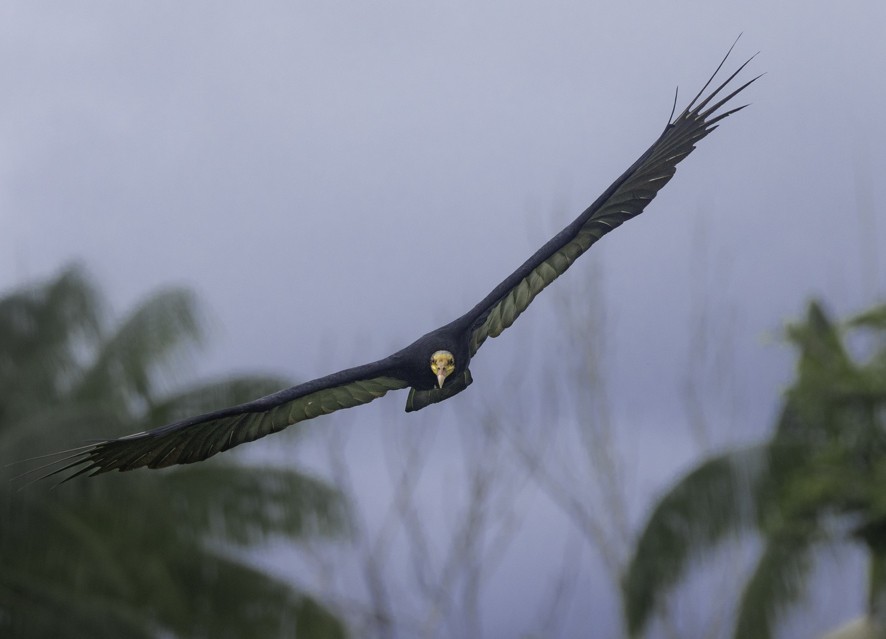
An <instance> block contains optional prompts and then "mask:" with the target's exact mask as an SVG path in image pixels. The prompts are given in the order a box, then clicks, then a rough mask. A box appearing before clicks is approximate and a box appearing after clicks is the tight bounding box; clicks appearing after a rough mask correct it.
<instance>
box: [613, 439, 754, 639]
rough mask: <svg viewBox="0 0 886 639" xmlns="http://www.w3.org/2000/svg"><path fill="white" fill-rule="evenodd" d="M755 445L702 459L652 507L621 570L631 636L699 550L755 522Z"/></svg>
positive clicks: (710, 546) (626, 614)
mask: <svg viewBox="0 0 886 639" xmlns="http://www.w3.org/2000/svg"><path fill="white" fill-rule="evenodd" d="M766 455H767V449H766V447H765V446H757V447H753V448H749V449H746V450H742V451H737V452H730V453H726V454H723V455H720V456H717V457H714V458H712V459H710V460H708V461H706V462H704V463H703V464H702V465H701V466H699V467H698V468H697V469H695V470H694V471H692V472H691V473H690V474H689V475H687V476H686V477H685V478H684V479H683V480H682V481H680V482H678V483H677V485H676V486H675V487H674V488H673V489H671V490H670V491H669V492H668V493H667V494H666V495H665V496H664V497H663V498H662V499H661V500H660V501H659V502H658V505H657V506H656V508H655V510H654V511H653V512H652V515H651V517H650V518H649V521H648V522H647V524H646V526H645V527H644V529H643V532H642V534H641V536H640V539H639V540H638V542H637V545H636V547H635V551H634V555H633V557H632V558H631V560H630V563H629V564H628V569H627V572H626V575H625V579H624V583H623V589H624V605H625V617H626V620H627V624H628V632H629V633H630V636H632V637H636V636H639V635H640V634H641V633H642V632H643V630H644V628H645V626H646V624H647V623H648V622H649V620H650V619H651V616H652V614H653V613H654V611H655V609H656V608H657V607H658V605H659V604H660V602H661V598H662V597H663V595H664V594H665V593H666V592H667V591H668V590H670V589H671V588H673V587H674V586H675V585H676V584H677V583H678V582H679V580H680V579H681V578H682V576H683V575H684V573H685V571H686V568H687V566H688V563H689V561H690V560H691V559H694V558H695V557H696V556H697V555H698V554H699V552H700V551H703V549H705V548H707V549H710V548H712V547H713V546H715V545H716V544H717V543H719V542H720V541H722V540H723V539H724V538H726V537H727V536H729V535H732V534H735V533H737V532H739V531H740V530H741V529H743V528H746V527H752V526H754V525H755V524H756V521H757V517H758V516H759V513H758V508H759V505H758V504H757V501H756V499H757V498H756V494H755V493H756V491H755V486H756V485H757V483H758V482H759V481H760V479H761V475H762V473H764V472H765V469H766V461H767V459H766Z"/></svg>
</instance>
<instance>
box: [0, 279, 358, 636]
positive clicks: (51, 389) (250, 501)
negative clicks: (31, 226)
mask: <svg viewBox="0 0 886 639" xmlns="http://www.w3.org/2000/svg"><path fill="white" fill-rule="evenodd" d="M194 304H195V303H194V298H193V296H192V295H190V294H188V293H185V292H182V291H167V292H163V293H161V294H158V295H155V296H153V297H151V298H150V299H148V300H147V301H145V302H144V303H142V304H141V305H139V307H138V308H137V309H136V310H135V311H134V312H133V313H131V314H130V315H129V316H128V318H126V319H125V320H124V321H123V322H122V323H120V324H119V326H117V327H116V328H111V329H109V328H108V327H107V326H106V324H105V322H104V313H103V312H102V305H101V300H100V297H99V295H98V293H97V291H96V290H95V289H94V288H93V287H92V286H91V284H90V283H89V281H88V279H87V278H86V277H85V275H84V274H83V273H82V272H81V271H79V270H77V269H71V270H69V271H67V272H65V273H63V274H62V275H61V276H60V277H58V278H57V279H55V280H54V281H51V282H49V283H47V284H45V285H42V286H37V287H33V288H29V289H26V290H23V291H20V292H16V293H13V294H11V295H8V296H7V297H5V298H3V299H0V388H3V389H4V392H3V393H2V395H0V450H2V452H3V457H4V460H5V461H4V464H3V468H2V469H0V479H2V480H3V484H5V488H4V489H3V490H2V491H0V565H2V570H0V636H4V637H6V636H14V637H44V636H63V637H75V638H76V637H90V638H101V637H115V638H116V637H145V638H150V637H158V636H161V635H162V636H176V637H213V638H214V637H232V638H233V637H244V636H254V637H277V636H292V635H293V634H295V633H296V632H297V633H298V636H299V637H335V638H338V637H343V636H345V632H344V628H343V626H342V624H341V622H339V621H338V620H337V619H336V618H335V617H334V616H333V615H332V614H331V613H330V612H328V611H327V610H326V609H325V608H323V607H322V605H320V604H319V603H317V602H316V601H314V600H313V599H311V598H310V597H308V596H306V595H305V594H303V593H300V592H298V591H296V590H294V589H293V588H292V587H291V586H290V585H288V584H286V583H284V582H281V581H279V580H277V579H275V578H273V577H270V576H269V575H267V574H265V573H263V572H261V571H259V570H257V569H255V568H253V567H251V566H249V565H248V564H245V563H244V562H242V561H240V560H239V559H238V558H237V557H238V556H239V555H241V554H242V549H244V548H247V547H249V546H250V545H254V544H258V543H262V542H264V541H266V540H268V539H269V538H270V537H272V536H274V537H276V536H281V537H287V538H293V539H298V538H301V537H303V536H306V535H315V534H324V535H325V534H337V533H338V532H340V531H341V530H342V528H343V524H344V522H345V515H344V511H343V507H342V501H341V499H340V497H339V495H338V494H337V493H336V492H335V491H334V490H333V489H331V488H330V487H328V486H326V485H325V484H323V483H322V482H320V481H318V480H316V479H312V478H310V477H307V476H305V475H303V474H300V473H298V472H296V471H294V470H292V469H289V468H254V467H249V466H246V465H243V464H238V463H236V457H235V456H232V455H228V456H226V457H225V458H224V459H222V460H221V461H218V462H217V461H215V460H210V461H208V462H205V463H203V464H198V465H195V466H185V467H178V468H175V469H171V470H169V471H166V472H151V473H147V472H146V473H132V474H128V473H127V474H118V473H114V474H112V475H109V476H106V477H100V478H95V479H89V480H86V479H81V480H77V481H73V482H71V483H67V484H64V485H63V486H62V487H59V488H57V489H55V490H52V489H51V488H50V486H51V485H50V484H48V483H43V484H39V483H38V484H36V485H32V486H28V487H26V488H25V489H23V490H20V491H16V490H15V487H16V485H17V484H16V483H15V482H10V481H9V480H10V479H11V477H12V475H14V474H15V473H17V472H20V470H21V466H20V465H16V464H14V465H12V466H6V462H9V461H13V460H16V459H23V458H27V457H32V456H33V455H34V454H35V453H37V452H40V451H46V450H53V449H58V448H62V447H64V446H70V445H71V444H72V443H74V444H76V443H78V442H80V441H83V440H85V439H88V438H94V437H96V436H100V437H113V436H119V435H123V434H126V433H128V432H133V431H137V430H142V429H144V428H145V427H148V426H151V425H156V424H158V423H164V422H165V421H167V420H169V419H175V418H178V417H181V416H183V415H185V414H188V413H190V412H192V411H194V412H199V411H203V410H209V409H212V408H218V407H220V406H222V405H229V404H232V403H239V402H242V401H245V400H246V399H251V398H253V397H255V396H256V395H260V394H264V393H267V392H271V391H273V390H277V389H278V388H280V387H281V386H284V385H285V381H284V380H281V379H276V378H272V377H248V378H233V379H229V380H223V381H221V382H218V383H214V384H203V385H200V386H198V387H194V388H191V389H185V390H183V391H179V392H177V393H175V394H165V395H163V394H161V393H162V389H163V388H162V387H163V373H164V371H169V370H170V369H171V368H177V367H179V366H180V365H181V363H182V352H183V348H184V347H186V346H188V345H189V344H191V343H193V342H194V341H195V340H196V339H197V338H198V337H199V326H198V322H197V320H196V313H195V306H194ZM18 483H19V484H20V483H21V482H18Z"/></svg>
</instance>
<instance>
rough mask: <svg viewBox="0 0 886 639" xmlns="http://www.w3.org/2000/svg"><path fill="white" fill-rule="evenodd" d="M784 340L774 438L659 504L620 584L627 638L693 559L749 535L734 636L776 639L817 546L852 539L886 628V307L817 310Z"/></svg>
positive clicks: (715, 464)
mask: <svg viewBox="0 0 886 639" xmlns="http://www.w3.org/2000/svg"><path fill="white" fill-rule="evenodd" d="M788 337H789V339H790V340H791V341H792V342H793V343H794V345H795V346H796V347H797V349H798V350H799V358H798V364H797V378H796V380H795V382H794V384H793V385H792V387H791V388H790V389H789V390H788V392H787V394H786V398H785V403H784V407H783V409H782V412H781V414H780V418H779V420H778V423H777V424H776V428H775V432H774V434H773V436H772V438H771V439H770V440H769V441H768V442H766V443H764V444H760V445H758V446H755V447H751V448H748V449H744V450H739V451H733V452H727V453H725V454H721V455H717V456H715V457H711V458H709V459H707V460H706V461H704V462H702V463H701V464H700V465H699V466H698V467H696V468H695V469H694V470H693V471H691V472H690V473H689V474H688V475H687V476H686V477H685V478H683V479H682V480H681V481H679V482H678V483H677V484H676V485H675V486H674V487H673V488H672V489H671V490H670V491H669V492H668V493H667V494H666V495H664V497H663V498H662V499H661V500H660V501H659V502H658V504H657V505H656V506H655V507H654V509H653V511H652V514H651V516H650V518H649V521H648V522H647V524H646V527H645V529H644V530H643V531H642V534H641V536H640V538H639V541H638V543H637V546H636V548H635V551H634V555H633V557H632V559H631V562H630V564H629V568H628V570H627V573H626V577H625V581H624V592H625V614H626V618H627V623H628V629H629V632H630V634H631V636H635V637H636V636H639V635H641V634H642V633H643V631H644V629H645V627H646V625H647V622H648V621H649V620H650V618H651V616H652V614H653V613H654V611H655V609H656V607H657V606H658V605H659V604H660V603H661V602H662V601H663V597H664V595H665V593H667V592H668V591H669V590H670V589H672V588H673V587H674V586H675V585H676V584H677V583H678V581H679V580H680V578H681V577H682V576H683V575H684V574H685V572H686V569H687V567H688V565H689V563H690V560H692V559H695V558H697V557H698V556H699V555H700V554H703V553H704V552H706V551H708V550H710V549H711V548H712V547H713V546H715V545H716V544H718V543H719V542H721V541H723V540H724V539H726V538H728V537H729V536H733V535H735V534H737V533H740V532H742V531H745V532H750V531H753V530H756V531H758V532H759V533H760V535H761V536H762V539H763V549H762V552H761V555H760V557H759V559H758V560H757V564H756V567H755V569H754V571H753V572H752V574H751V576H750V578H749V579H748V581H747V582H746V583H745V584H744V586H743V591H742V595H741V599H740V601H739V604H738V608H737V614H736V622H735V629H734V634H733V636H734V637H736V639H746V638H747V639H750V638H754V639H767V638H768V637H772V636H774V633H775V627H776V624H777V622H778V621H779V619H780V618H781V617H782V615H783V614H784V613H785V612H786V610H788V609H789V607H790V606H791V605H792V604H794V603H795V602H797V601H798V600H799V599H800V598H801V597H802V596H803V595H804V593H805V587H806V583H807V576H808V574H809V572H810V570H811V568H812V566H813V564H814V560H815V557H816V550H818V549H819V548H820V547H821V546H823V545H826V544H830V543H837V542H843V541H846V540H847V539H850V540H854V541H856V542H858V543H860V544H863V545H864V547H865V548H866V549H867V551H868V556H869V558H870V567H871V571H870V584H869V605H868V614H869V618H870V620H871V623H872V624H873V626H874V627H878V628H879V632H881V633H882V632H883V631H884V629H886V493H884V491H883V489H882V487H883V486H884V485H886V483H884V482H886V430H884V427H886V411H884V409H886V305H884V306H878V307H876V308H873V309H871V310H870V311H868V312H866V313H863V314H862V315H859V316H857V317H855V318H853V319H851V320H849V321H848V322H846V323H845V324H843V325H838V324H836V323H834V322H833V321H832V320H831V319H830V318H829V317H828V315H827V313H826V312H825V311H824V309H823V308H822V306H821V305H820V304H818V303H816V302H813V303H811V304H810V305H809V308H808V312H807V315H806V319H805V321H804V322H802V323H798V324H795V325H793V326H790V327H789V329H788ZM858 351H864V352H865V353H867V354H868V355H866V356H865V357H860V356H854V355H853V353H854V352H858ZM878 636H879V635H878Z"/></svg>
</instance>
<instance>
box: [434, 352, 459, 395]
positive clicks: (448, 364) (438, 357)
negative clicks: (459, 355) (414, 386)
mask: <svg viewBox="0 0 886 639" xmlns="http://www.w3.org/2000/svg"><path fill="white" fill-rule="evenodd" d="M454 370H455V356H454V355H453V354H452V353H450V352H449V351H437V352H436V353H434V354H433V355H431V372H433V373H434V375H436V376H437V385H438V386H439V387H440V388H443V382H444V381H446V378H447V377H449V375H451V374H452V371H454Z"/></svg>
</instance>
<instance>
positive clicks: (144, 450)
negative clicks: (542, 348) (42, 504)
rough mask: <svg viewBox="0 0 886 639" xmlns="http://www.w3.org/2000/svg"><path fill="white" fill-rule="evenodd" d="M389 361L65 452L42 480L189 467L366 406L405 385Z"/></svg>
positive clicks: (342, 372)
mask: <svg viewBox="0 0 886 639" xmlns="http://www.w3.org/2000/svg"><path fill="white" fill-rule="evenodd" d="M391 372H392V367H391V366H390V364H389V363H388V360H380V361H378V362H374V363H372V364H366V365H364V366H357V367H355V368H350V369H347V370H344V371H340V372H338V373H334V374H332V375H328V376H326V377H321V378H320V379H315V380H313V381H310V382H306V383H304V384H300V385H298V386H293V387H292V388H288V389H286V390H281V391H279V392H276V393H274V394H272V395H268V396H266V397H262V398H260V399H256V400H254V401H251V402H248V403H246V404H240V405H239V406H232V407H230V408H225V409H222V410H217V411H214V412H211V413H206V414H205V415H198V416H196V417H191V418H188V419H185V420H182V421H179V422H175V423H172V424H168V425H166V426H161V427H159V428H155V429H153V430H149V431H145V432H143V433H136V434H134V435H127V436H126V437H120V438H119V439H109V440H105V441H101V442H98V443H95V444H90V445H88V446H82V447H80V448H75V449H72V450H70V451H66V452H67V453H68V454H67V455H66V456H64V457H63V458H62V459H60V460H56V461H55V462H52V463H51V464H48V465H47V466H48V467H52V466H57V465H59V464H62V463H66V464H65V465H64V466H63V467H61V468H58V469H57V470H51V471H50V472H49V473H48V474H47V475H46V476H50V475H55V474H57V473H61V472H64V471H66V470H73V469H76V472H73V473H72V474H71V475H70V476H69V477H66V478H65V481H67V480H68V479H72V478H74V477H76V476H77V475H82V474H84V473H88V474H89V475H98V474H100V473H106V472H108V471H111V470H120V471H124V470H132V469H134V468H140V467H143V466H147V467H148V468H163V467H165V466H172V465H174V464H191V463H194V462H198V461H202V460H204V459H207V458H208V457H212V456H213V455H215V454H216V453H220V452H222V451H225V450H228V449H229V448H233V447H234V446H239V445H240V444H244V443H246V442H251V441H253V440H256V439H258V438H259V437H264V436H265V435H270V434H271V433H275V432H277V431H279V430H283V429H284V428H286V427H287V426H290V425H292V424H295V423H296V422H300V421H304V420H306V419H312V418H314V417H318V416H320V415H326V414H327V413H332V412H334V411H337V410H341V409H342V408H351V407H353V406H358V405H360V404H368V403H369V402H371V401H372V400H374V399H377V398H379V397H381V396H382V395H384V394H385V393H387V392H388V391H390V390H397V389H401V388H406V387H407V386H408V385H409V384H408V383H407V382H406V381H404V380H402V379H399V378H398V377H393V376H391Z"/></svg>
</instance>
